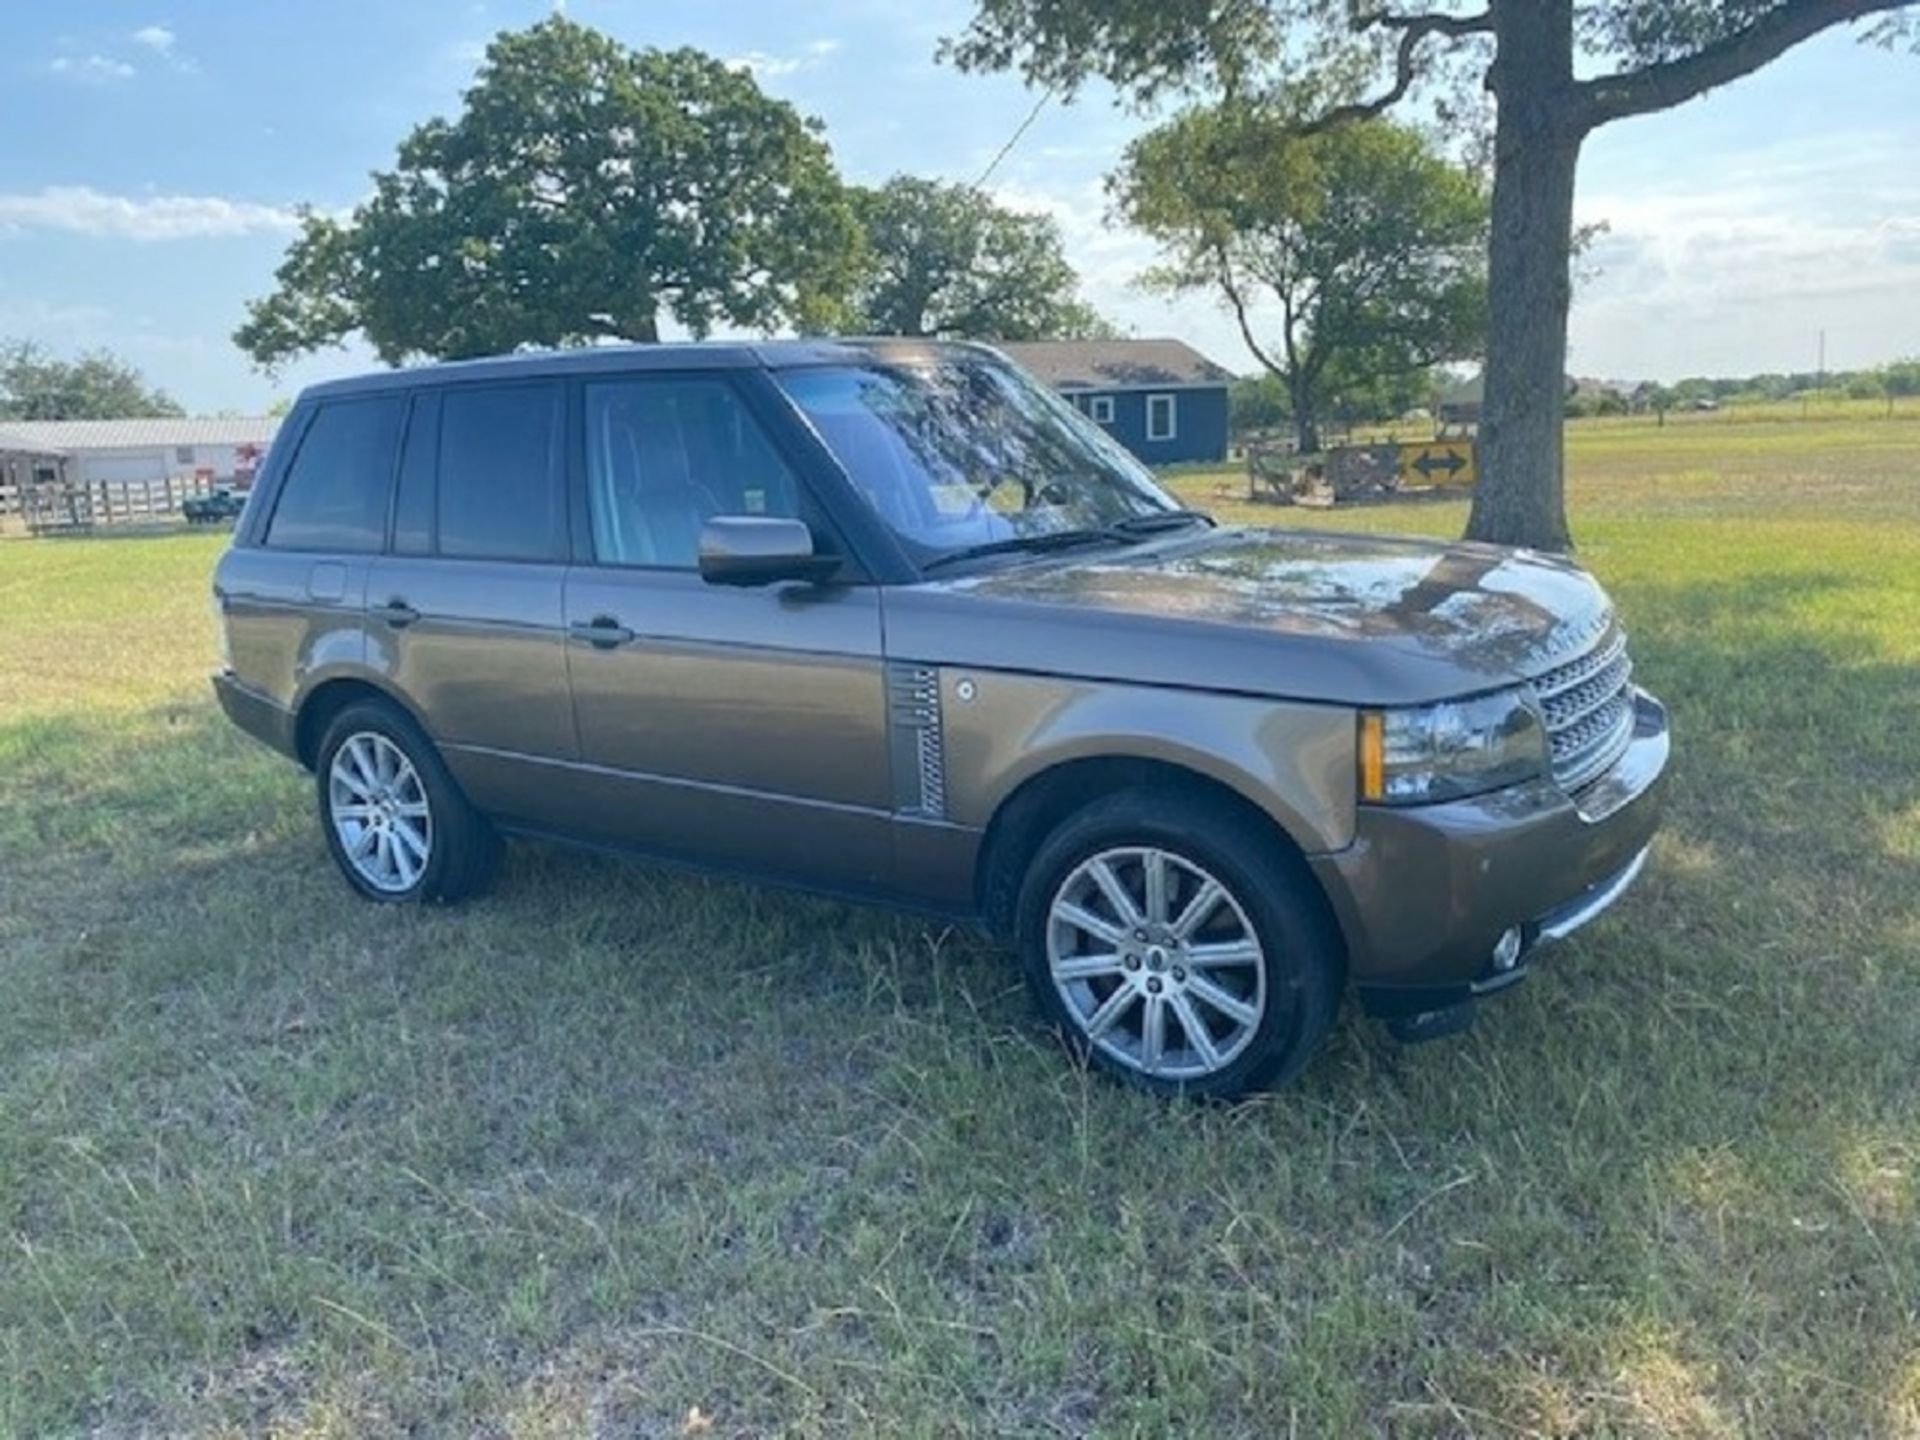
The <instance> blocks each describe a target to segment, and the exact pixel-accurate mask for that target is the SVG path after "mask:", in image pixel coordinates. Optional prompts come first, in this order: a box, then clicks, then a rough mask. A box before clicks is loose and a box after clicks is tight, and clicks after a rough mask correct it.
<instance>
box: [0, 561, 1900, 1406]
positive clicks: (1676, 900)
mask: <svg viewBox="0 0 1920 1440" xmlns="http://www.w3.org/2000/svg"><path fill="white" fill-rule="evenodd" d="M1852 583H1855V582H1853V581H1851V580H1849V579H1846V578H1844V577H1843V578H1834V579H1823V578H1820V577H1813V578H1802V579H1800V580H1798V581H1787V582H1778V583H1776V582H1768V583H1765V584H1759V583H1756V584H1754V585H1752V586H1745V585H1734V586H1726V587H1712V586H1697V585H1696V586H1687V585H1681V584H1675V585H1673V586H1671V587H1647V586H1642V587H1639V589H1638V590H1637V592H1636V593H1635V594H1634V596H1633V597H1632V604H1631V605H1630V607H1629V610H1630V613H1632V614H1634V615H1635V616H1636V617H1639V619H1640V628H1639V629H1638V630H1637V631H1636V636H1635V653H1636V659H1637V662H1638V664H1639V666H1640V670H1641V674H1642V677H1643V678H1644V679H1645V680H1646V681H1647V683H1649V684H1651V685H1652V686H1654V687H1655V688H1656V689H1658V690H1659V691H1660V692H1661V693H1662V695H1663V697H1664V698H1665V699H1667V700H1668V701H1669V702H1670V704H1671V705H1672V706H1673V709H1674V714H1675V717H1676V730H1677V734H1678V747H1679V748H1678V758H1677V762H1676V770H1675V774H1674V777H1673V790H1672V802H1671V812H1670V815H1671V819H1670V824H1669V827H1668V830H1667V832H1666V834H1665V836H1664V837H1663V839H1662V842H1661V848H1660V851H1659V854H1658V863H1657V864H1656V866H1655V867H1654V868H1653V870H1652V871H1651V872H1650V874H1649V877H1648V879H1647V881H1646V882H1645V883H1644V885H1643V887H1642V888H1641V890H1640V891H1639V892H1638V893H1636V895H1635V896H1634V897H1633V899H1632V900H1631V901H1630V902H1628V904H1627V905H1626V906H1624V907H1623V909H1622V910H1621V912H1620V913H1619V915H1618V917H1617V918H1614V919H1612V920H1609V921H1608V922H1605V923H1603V924H1602V925H1601V926H1598V927H1596V928H1595V930H1594V931H1592V932H1590V934H1589V935H1588V936H1586V937H1583V938H1582V940H1581V941H1580V942H1578V943H1577V944H1576V945H1574V946H1572V947H1570V948H1569V949H1567V950H1566V952H1565V953H1564V954H1562V955H1561V956H1559V957H1557V958H1556V959H1555V960H1554V961H1553V962H1552V963H1551V964H1550V965H1549V966H1548V967H1547V968H1546V971H1545V973H1544V974H1542V975H1541V976H1540V977H1539V978H1537V979H1536V980H1534V981H1532V982H1530V983H1529V985H1528V986H1527V987H1524V988H1523V990H1522V991H1521V992H1520V993H1519V994H1517V995H1516V996H1514V997H1513V998H1512V999H1511V1000H1510V1001H1509V1002H1507V1003H1505V1004H1504V1005H1501V1006H1498V1007H1490V1009H1489V1011H1488V1013H1487V1016H1486V1019H1485V1023H1483V1025H1482V1026H1481V1027H1480V1028H1479V1030H1478V1031H1477V1032H1476V1033H1475V1034H1473V1035H1471V1036H1469V1037H1467V1038H1466V1039H1465V1040H1463V1041H1460V1042H1457V1043H1454V1044H1450V1045H1445V1046H1436V1047H1430V1048H1427V1049H1424V1050H1420V1051H1415V1052H1408V1053H1405V1054H1402V1053H1400V1052H1395V1051H1392V1050H1390V1049H1387V1048H1386V1047H1385V1046H1383V1045H1382V1044H1381V1043H1380V1042H1378V1040H1377V1039H1376V1038H1375V1037H1374V1036H1373V1034H1372V1032H1371V1031H1370V1030H1367V1029H1365V1028H1362V1027H1360V1026H1358V1025H1349V1026H1348V1027H1346V1028H1344V1029H1343V1030H1342V1031H1341V1032H1340V1033H1339V1034H1338V1036H1337V1037H1336V1041H1335V1043H1334V1045H1333V1046H1332V1047H1331V1049H1330V1051H1329V1054H1328V1056H1327V1057H1326V1059H1325V1060H1324V1061H1323V1062H1322V1063H1320V1064H1319V1065H1317V1066H1316V1067H1314V1069H1313V1070H1311V1071H1310V1072H1309V1074H1308V1076H1307V1077H1306V1078H1305V1079H1304V1080H1303V1081H1302V1082H1301V1083H1300V1084H1298V1085H1297V1086H1296V1087H1295V1088H1294V1089H1293V1090H1291V1091H1289V1092H1287V1093H1285V1094H1282V1095H1278V1096H1274V1097H1270V1098H1267V1099H1264V1100H1261V1101H1259V1102H1256V1103H1253V1104H1249V1105H1246V1106H1243V1107H1240V1108H1238V1109H1235V1110H1230V1111H1228V1110H1206V1109H1196V1108H1185V1107H1178V1106H1164V1105H1156V1104H1152V1103H1149V1102H1146V1101H1143V1100H1141V1099H1140V1098H1139V1097H1137V1096H1134V1095H1131V1094H1127V1093H1123V1092H1121V1091H1119V1090H1117V1089H1115V1088H1113V1087H1109V1086H1106V1085H1103V1084H1099V1083H1097V1082H1089V1081H1088V1080H1087V1079H1086V1077H1084V1076H1082V1075H1080V1074H1078V1073H1076V1072H1074V1071H1072V1070H1071V1069H1069V1068H1068V1067H1066V1066H1064V1065H1063V1064H1062V1063H1061V1061H1060V1059H1059V1057H1058V1056H1057V1054H1055V1053H1054V1051H1053V1050H1052V1049H1051V1047H1050V1046H1048V1045H1046V1044H1043V1043H1035V1039H1034V1036H1033V1033H1032V1031H1031V1029H1030V1028H1029V1027H1028V1026H1027V1024H1026V1021H1025V1018H1024V1017H1025V1015H1026V1010H1025V1005H1024V1002H1023V1000H1022V999H1021V997H1020V996H1019V994H1018V993H1017V989H1016V986H1015V981H1014V976H1013V973H1012V969H1011V967H1010V966H1008V965H1006V964H1005V962H1004V961H1003V960H1002V959H1001V958H1000V957H997V956H994V955H992V954H990V953H988V952H987V951H986V950H985V949H984V948H983V947H982V946H981V945H979V944H978V943H977V942H974V941H972V940H970V939H967V938H965V937H955V936H947V935H944V934H942V933H940V932H937V931H933V930H929V929H927V928H926V927H924V926H921V925H918V924H915V923H912V922H909V921H905V920H899V919H894V918H892V917H888V916H885V915H881V914H878V913H875V912H868V911H861V910H855V909H850V908H847V907H844V906H840V905H837V904H833V903H829V902H823V901H814V900H807V899H797V898H794V897H791V896H786V895H780V894H775V893H772V892H766V891H761V890H758V889H755V888H754V887H751V886H744V885H732V884H722V883H717V882H702V881H697V880H687V879H682V878H678V877H672V876H666V875H662V874H658V873H656V872H650V871H646V870H642V869H638V868H632V867H623V866H619V865H617V864H614V863H612V862H608V861H604V860H600V859H595V858H590V857H585V856H580V855H575V854H572V853H569V852H564V851H558V850H544V849H538V848H534V847H526V846H518V847H514V848H513V849H512V851H511V855H510V861H509V864H508V867H507V870H506V873H505V875H504V876H503V879H502V884H501V885H500V887H499V888H498V890H497V891H496V893H495V894H494V895H492V896H490V897H489V898H487V899H485V900H483V901H481V902H479V903H477V904H475V905H473V906H471V907H467V908H463V909H461V910H457V911H446V912H441V911H423V910H411V909H394V908H383V907H377V906H369V905H366V904H363V903H361V902H359V901H357V900H355V899H354V898H353V897H352V896H351V895H350V893H349V892H348V891H347V889H346V888H345V886H344V885H343V884H341V883H340V882H339V881H338V879H337V878H336V877H335V876H334V875H333V874H332V872H331V869H330V866H329V863H328V861H327V858H326V854H325V851H324V848H323V847H322V845H321V842H320V839H319V836H318V834H317V832H316V831H315V828H314V822H313V819H312V814H311V796H310V792H309V789H308V785H307V782H306V781H305V778H304V777H303V776H302V775H300V774H299V772H297V771H295V770H293V769H292V768H291V767H289V766H286V765H285V764H284V763H283V762H279V761H277V760H275V759H273V758H272V757H269V756H266V755H265V754H263V753H262V752H259V751H258V750H257V749H255V748H253V747H252V746H250V745H249V744H248V742H246V741H244V740H243V739H241V738H240V737H239V736H237V735H235V734H233V733H232V732H231V731H229V730H228V729H227V727H225V725H224V724H223V723H222V722H220V720H219V719H218V717H217V716H216V715H215V714H214V713H213V712H212V710H211V708H210V707H208V706H206V705H203V704H198V703H196V704H190V705H176V706H170V707H162V708H160V709H157V710H153V711H150V712H147V713H144V714H138V715H130V716H125V717H120V718H117V719H116V718H104V717H96V716H88V715H76V716H70V717H64V718H62V719H59V720H43V721H36V722H30V723H25V724H15V725H12V726H7V727H4V728H0V849H4V851H5V853H7V854H8V855H9V856H13V857H16V858H15V859H14V860H12V861H10V863H9V871H8V874H7V885H8V891H9V903H8V906H7V907H6V908H7V917H6V918H5V919H4V920H0V926H4V927H5V928H0V940H4V941H5V942H6V945H5V949H6V952H7V954H8V959H7V961H6V962H5V966H6V976H7V983H8V985H9V992H10V997H11V998H12V999H13V1002H14V1003H13V1004H12V1006H11V1007H10V1008H9V1009H8V1010H7V1011H6V1012H5V1013H4V1014H0V1056H3V1057H5V1058H4V1059H0V1229H4V1230H5V1231H6V1233H7V1234H8V1235H9V1236H11V1237H14V1240H15V1243H14V1244H12V1245H10V1246H9V1247H8V1248H7V1249H6V1250H5V1251H4V1252H0V1358H3V1359H4V1364H5V1366H6V1373H5V1374H0V1397H5V1398H0V1428H6V1427H7V1426H9V1425H11V1426H12V1427H13V1428H17V1429H20V1430H22V1431H24V1432H29V1433H31V1432H34V1431H36V1430H40V1429H46V1428H62V1427H67V1426H72V1425H86V1424H99V1425H102V1426H105V1427H107V1428H125V1429H134V1428H140V1427H142V1426H146V1427H149V1428H157V1429H179V1428H184V1427H186V1426H188V1425H193V1426H201V1425H204V1426H206V1427H207V1428H213V1427H215V1426H218V1425H222V1424H225V1425H233V1426H238V1427H240V1428H243V1429H260V1428H266V1427H268V1426H270V1425H276V1424H277V1425H286V1426H289V1427H297V1426H299V1425H302V1424H307V1425H311V1426H313V1427H315V1428H321V1427H324V1426H325V1425H329V1424H331V1425H333V1426H334V1427H335V1428H345V1429H350V1430H351V1429H359V1430H367V1429H380V1430H386V1429H399V1428H407V1427H415V1428H423V1429H429V1430H435V1429H438V1430H450V1429H451V1430H466V1429H472V1428H520V1429H526V1430H537V1429H541V1428H546V1429H549V1430H551V1431H552V1432H554V1433H571V1432H576V1431H583V1430H589V1429H603V1430H613V1429H619V1428H623V1427H625V1428H649V1427H650V1428H655V1429H661V1430H670V1429H671V1428H673V1427H674V1426H675V1425H676V1424H677V1423H678V1420H679V1418H680V1417H681V1416H684V1414H685V1413H686V1411H687V1408H688V1407H689V1406H691V1405H696V1404H697V1405H700V1406H701V1407H703V1409H705V1410H706V1411H707V1412H708V1413H712V1414H717V1415H718V1416H719V1417H720V1419H721V1424H722V1429H723V1433H724V1431H726V1430H733V1431H737V1432H741V1433H766V1432H772V1431H782V1432H788V1433H822V1434H824V1433H836V1432H841V1431H844V1430H846V1429H849V1428H855V1429H868V1430H879V1431H902V1430H914V1429H936V1428H940V1427H941V1426H943V1425H945V1426H951V1425H952V1424H953V1423H954V1422H955V1420H956V1417H971V1418H972V1419H973V1420H975V1421H977V1422H978V1423H979V1424H981V1425H983V1426H986V1427H989V1428H995V1429H1000V1430H1005V1431H1009V1432H1018V1431H1040V1432H1054V1433H1060V1432H1065V1433H1082V1432H1086V1431H1090V1430H1095V1429H1098V1430H1139V1431H1144V1432H1154V1431H1159V1432H1162V1433H1166V1432H1170V1431H1183V1432H1185V1433H1271V1432H1273V1431H1274V1430H1276V1429H1277V1428H1279V1427H1280V1426H1282V1425H1286V1424H1289V1423H1292V1424H1295V1425H1297V1426H1299V1427H1300V1428H1302V1429H1305V1430H1307V1431H1310V1432H1316V1433H1342V1432H1347V1433H1352V1432H1357V1431H1363V1430H1364V1431H1379V1430H1383V1429H1393V1430H1396V1431H1403V1432H1407V1433H1458V1432H1459V1431H1460V1430H1462V1429H1475V1428H1479V1424H1480V1422H1479V1421H1477V1420H1475V1419H1474V1418H1473V1417H1475V1416H1486V1415H1498V1416H1500V1417H1502V1418H1503V1419H1504V1420H1507V1421H1509V1422H1511V1423H1514V1424H1516V1425H1519V1426H1521V1427H1523V1428H1524V1427H1529V1426H1530V1427H1533V1428H1539V1429H1553V1430H1570V1429H1607V1428H1613V1429H1619V1428H1665V1429H1689V1428H1693V1429H1711V1428H1714V1426H1715V1425H1716V1424H1718V1423H1722V1422H1724V1423H1726V1424H1728V1425H1732V1426H1740V1425H1752V1426H1754V1427H1756V1428H1759V1429H1762V1430H1771V1431H1776V1432H1795V1433H1816V1432H1823V1431H1824V1432H1829V1433H1839V1432H1852V1433H1858V1432H1862V1431H1871V1430H1882V1429H1889V1428H1894V1427H1895V1426H1896V1425H1897V1424H1898V1423H1900V1420H1901V1416H1902V1414H1904V1413H1905V1412H1902V1411H1900V1410H1899V1407H1900V1406H1901V1405H1902V1404H1903V1403H1907V1402H1904V1401H1903V1400H1902V1398H1901V1395H1902V1392H1901V1390H1900V1386H1901V1385H1902V1384H1904V1383H1906V1382H1905V1381H1904V1380H1903V1379H1902V1378H1901V1377H1902V1374H1903V1370H1902V1367H1903V1366H1904V1365H1906V1364H1908V1363H1909V1362H1910V1360H1911V1356H1910V1355H1909V1354H1908V1352H1907V1350H1906V1349H1905V1348H1904V1347H1905V1346H1906V1344H1907V1342H1906V1340H1905V1338H1904V1337H1905V1336H1906V1335H1907V1334H1908V1333H1910V1332H1909V1327H1910V1325H1911V1323H1912V1321H1913V1318H1914V1317H1913V1315H1912V1313H1911V1307H1912V1298H1911V1297H1912V1296H1913V1295H1914V1294H1915V1293H1917V1292H1920V1284H1917V1283H1916V1282H1920V1237H1917V1236H1916V1228H1915V1226H1914V1224H1913V1223H1912V1220H1913V1214H1912V1205H1913V1191H1912V1176H1911V1170H1910V1168H1907V1167H1910V1166H1911V1163H1912V1155H1913V1147H1914V1144H1915V1136H1914V1132H1913V1128H1912V1121H1911V1115H1912V1113H1913V1109H1914V1105H1915V1102H1916V1098H1920V1097H1916V1094H1915V1088H1914V1087H1915V1081H1914V1078H1913V1075H1912V1067H1911V1059H1912V1056H1913V1055H1914V1054H1915V1053H1920V1029H1916V1020H1915V1018H1914V1017H1915V1016H1916V1015H1920V989H1917V981H1920V975H1917V974H1916V972H1917V971H1920V957H1916V953H1915V951H1916V930H1915V916H1914V910H1913V906H1914V903H1915V902H1914V899H1913V895H1914V893H1915V891H1916V890H1920V875H1916V874H1915V873H1914V872H1915V865H1914V863H1913V861H1912V860H1911V859H1910V858H1908V853H1907V852H1905V851H1903V850H1901V849H1900V847H1899V846H1898V845H1897V844H1894V843H1890V841H1889V839H1888V837H1889V836H1890V835H1896V834H1897V833H1898V827H1900V826H1901V825H1902V824H1905V823H1909V821H1908V820H1905V819H1903V817H1911V815H1912V813H1913V811H1914V807H1915V806H1916V805H1920V764H1917V763H1916V752H1915V746H1916V744H1920V723H1915V721H1916V719H1920V717H1916V716H1915V715H1914V713H1913V707H1914V703H1915V687H1916V676H1915V674H1914V671H1913V668H1912V667H1911V666H1906V665H1900V664H1892V663H1888V662H1887V661H1885V660H1884V658H1877V657H1876V655H1875V653H1874V651H1873V648H1872V647H1871V646H1870V645H1867V644H1865V643H1859V644H1854V643H1852V642H1850V641H1847V640H1846V639H1845V637H1836V636H1835V635H1832V634H1821V633H1815V632H1813V631H1811V630H1809V629H1808V628H1807V627H1806V626H1805V625H1804V624H1803V623H1802V621H1801V619H1800V617H1802V616H1804V615H1805V614H1806V613H1807V612H1808V611H1809V610H1810V609H1814V608H1818V605H1819V602H1821V601H1822V600H1823V599H1831V598H1832V597H1833V596H1834V595H1836V594H1838V593H1839V591H1840V590H1841V589H1843V588H1844V587H1845V586H1847V585H1849V584H1852Z"/></svg>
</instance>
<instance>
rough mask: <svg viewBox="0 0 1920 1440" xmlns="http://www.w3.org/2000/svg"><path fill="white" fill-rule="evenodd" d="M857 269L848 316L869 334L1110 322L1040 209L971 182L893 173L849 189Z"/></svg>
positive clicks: (1014, 330)
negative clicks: (859, 232)
mask: <svg viewBox="0 0 1920 1440" xmlns="http://www.w3.org/2000/svg"><path fill="white" fill-rule="evenodd" d="M854 209H855V213H856V214H857V215H858V216H859V218H860V223H861V225H862V227H863V228H864V229H865V231H866V254H867V262H866V263H867V270H866V273H865V274H864V275H863V276H862V277H861V281H860V283H859V285H858V286H857V288H856V291H855V296H854V301H853V305H852V314H851V316H850V317H849V320H848V325H849V327H850V328H852V329H854V330H860V331H865V332H866V333H868V334H873V335H945V336H955V337H961V338H969V339H982V340H1049V339H1073V338H1085V337H1088V336H1091V335H1097V334H1100V333H1102V332H1103V331H1106V330H1110V327H1107V326H1106V322H1104V321H1103V320H1101V318H1100V317H1099V316H1098V315H1097V314H1095V313H1094V311H1093V310H1092V309H1091V308H1090V307H1088V306H1087V305H1085V304H1083V303H1082V302H1081V301H1080V300H1078V299H1076V298H1075V294H1074V292H1075V290H1076V288H1077V286H1078V284H1079V279H1078V277H1077V276H1076V275H1075V274H1074V273H1073V267H1072V266H1071V265H1069V264H1068V263H1067V258H1066V256H1065V255H1064V254H1063V253H1062V251H1061V243H1060V227H1059V226H1058V225H1056V224H1055V223H1054V222H1053V221H1052V219H1050V218H1049V217H1047V216H1045V215H1028V214H1022V213H1021V212H1020V211H1018V210H1010V209H1007V208H1006V207H1005V206H1002V205H997V204H995V203H994V201H993V200H992V198H991V197H990V196H988V195H987V194H986V192H985V191H983V190H979V189H976V188H975V187H974V186H971V185H959V184H943V183H941V182H940V181H938V180H922V179H919V178H916V177H914V176H911V175H896V176H894V177H893V178H892V179H891V180H889V181H887V183H886V184H884V185H881V186H879V187H878V188H876V189H868V190H858V191H856V192H855V194H854Z"/></svg>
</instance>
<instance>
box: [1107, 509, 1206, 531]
mask: <svg viewBox="0 0 1920 1440" xmlns="http://www.w3.org/2000/svg"><path fill="white" fill-rule="evenodd" d="M1196 520H1197V521H1199V522H1200V523H1201V524H1202V525H1204V526H1206V527H1207V528H1208V529H1209V530H1211V529H1213V528H1214V526H1215V525H1217V524H1218V523H1219V522H1218V521H1216V520H1215V519H1214V518H1213V517H1212V516H1211V515H1208V514H1206V513H1205V512H1203V511H1199V510H1155V511H1153V512H1151V513H1149V514H1146V515H1129V516H1128V517H1127V518H1126V519H1124V520H1116V521H1114V522H1113V524H1112V525H1111V526H1109V527H1108V528H1109V529H1111V530H1113V531H1114V532H1115V533H1117V534H1120V535H1153V534H1157V533H1158V532H1159V531H1162V530H1184V529H1185V528H1186V527H1187V526H1189V525H1191V524H1193V523H1194V521H1196Z"/></svg>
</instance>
